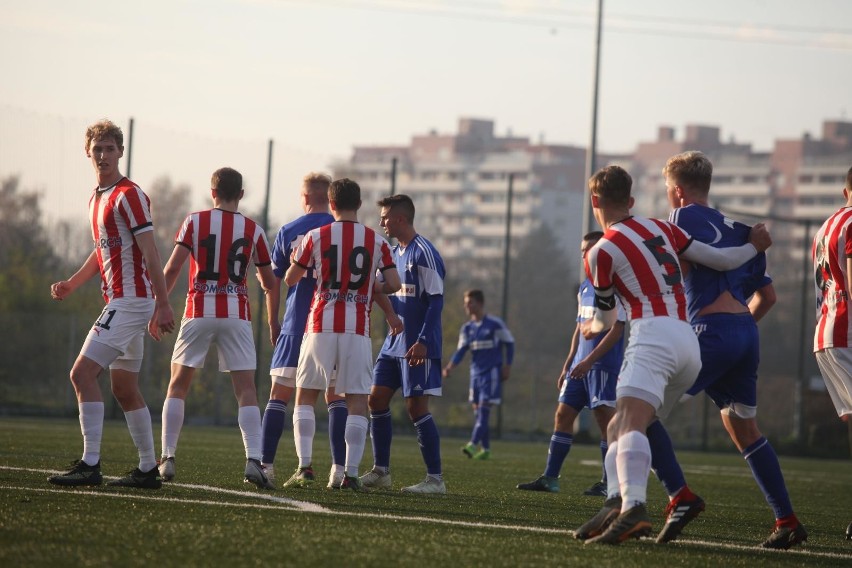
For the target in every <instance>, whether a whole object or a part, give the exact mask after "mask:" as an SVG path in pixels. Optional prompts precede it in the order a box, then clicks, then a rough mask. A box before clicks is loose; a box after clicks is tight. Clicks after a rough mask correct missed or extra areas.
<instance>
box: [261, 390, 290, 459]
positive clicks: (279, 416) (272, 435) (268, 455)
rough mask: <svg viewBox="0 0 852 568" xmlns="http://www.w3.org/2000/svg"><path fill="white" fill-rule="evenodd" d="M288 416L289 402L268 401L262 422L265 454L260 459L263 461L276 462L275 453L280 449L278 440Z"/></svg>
mask: <svg viewBox="0 0 852 568" xmlns="http://www.w3.org/2000/svg"><path fill="white" fill-rule="evenodd" d="M286 418H287V403H286V402H284V401H283V400H276V399H271V400H270V401H269V402H267V403H266V410H265V411H264V413H263V421H262V422H261V424H260V431H261V435H262V436H263V441H262V444H263V446H262V447H263V455H262V456H261V458H260V461H261V462H263V463H275V453H276V452H277V451H278V442H279V441H280V440H281V434H282V433H283V432H284V424H285V423H286Z"/></svg>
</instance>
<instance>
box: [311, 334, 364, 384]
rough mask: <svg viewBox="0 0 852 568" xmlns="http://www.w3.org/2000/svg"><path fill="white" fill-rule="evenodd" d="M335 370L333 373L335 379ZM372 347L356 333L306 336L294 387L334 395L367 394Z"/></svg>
mask: <svg viewBox="0 0 852 568" xmlns="http://www.w3.org/2000/svg"><path fill="white" fill-rule="evenodd" d="M335 368H336V369H337V373H336V379H335ZM372 383H373V344H372V342H371V341H370V338H369V337H365V336H363V335H359V334H356V333H306V334H305V338H304V340H303V341H302V349H301V351H299V366H298V368H297V370H296V386H297V387H299V388H305V389H315V390H326V389H327V388H328V387H331V386H333V387H334V392H335V393H336V394H337V395H344V394H370V388H371V386H372Z"/></svg>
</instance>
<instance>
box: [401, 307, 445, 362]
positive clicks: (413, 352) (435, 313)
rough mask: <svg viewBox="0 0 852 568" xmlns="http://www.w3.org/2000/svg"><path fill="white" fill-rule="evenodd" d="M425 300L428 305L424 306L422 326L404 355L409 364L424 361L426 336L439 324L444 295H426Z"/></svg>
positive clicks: (429, 335)
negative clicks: (415, 339)
mask: <svg viewBox="0 0 852 568" xmlns="http://www.w3.org/2000/svg"><path fill="white" fill-rule="evenodd" d="M427 301H428V302H429V306H428V307H427V308H426V313H425V314H424V316H423V327H422V328H420V333H419V334H418V335H417V341H415V342H414V343H413V344H412V345H411V347H409V348H408V351H406V353H405V356H404V357H405V358H406V359H408V362H409V364H411V365H419V364H421V363H424V362H425V361H426V355H427V354H428V353H429V347H428V345H427V344H426V342H427V338H428V337H431V335H432V334H431V332H432V330H433V329H435V328H437V327H440V325H441V310H443V309H444V295H443V294H431V295H428V296H427Z"/></svg>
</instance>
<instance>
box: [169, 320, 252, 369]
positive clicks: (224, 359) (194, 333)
mask: <svg viewBox="0 0 852 568" xmlns="http://www.w3.org/2000/svg"><path fill="white" fill-rule="evenodd" d="M211 343H215V344H216V349H217V351H218V352H219V370H220V371H222V372H223V373H227V372H228V371H252V370H254V369H255V368H256V367H257V353H256V351H255V349H254V337H253V336H252V330H251V322H250V321H246V320H243V319H237V318H183V320H181V322H180V332H179V333H178V336H177V340H176V341H175V350H174V353H173V354H172V363H177V364H178V365H183V366H185V367H193V368H195V369H200V368H202V367H203V366H204V360H205V359H206V358H207V352H208V351H209V350H210V344H211Z"/></svg>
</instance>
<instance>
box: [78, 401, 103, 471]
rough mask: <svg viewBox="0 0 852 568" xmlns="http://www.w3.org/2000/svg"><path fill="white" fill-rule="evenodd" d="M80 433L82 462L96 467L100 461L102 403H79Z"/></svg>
mask: <svg viewBox="0 0 852 568" xmlns="http://www.w3.org/2000/svg"><path fill="white" fill-rule="evenodd" d="M77 406H78V408H79V409H80V431H81V432H82V433H83V458H82V459H83V461H84V462H86V463H87V464H89V465H97V463H98V462H99V461H101V438H103V434H104V403H103V402H81V403H79V404H78V405H77Z"/></svg>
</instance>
